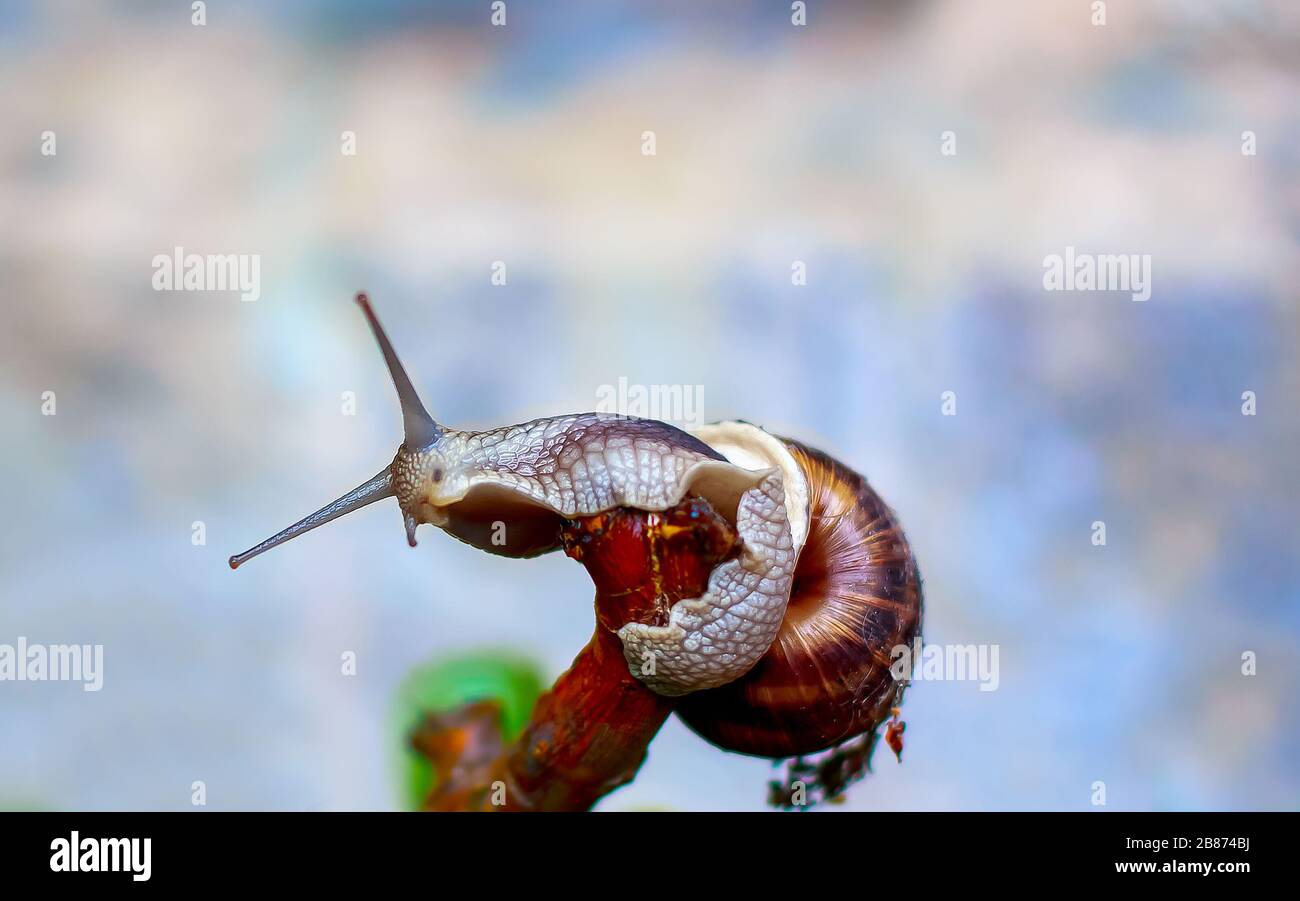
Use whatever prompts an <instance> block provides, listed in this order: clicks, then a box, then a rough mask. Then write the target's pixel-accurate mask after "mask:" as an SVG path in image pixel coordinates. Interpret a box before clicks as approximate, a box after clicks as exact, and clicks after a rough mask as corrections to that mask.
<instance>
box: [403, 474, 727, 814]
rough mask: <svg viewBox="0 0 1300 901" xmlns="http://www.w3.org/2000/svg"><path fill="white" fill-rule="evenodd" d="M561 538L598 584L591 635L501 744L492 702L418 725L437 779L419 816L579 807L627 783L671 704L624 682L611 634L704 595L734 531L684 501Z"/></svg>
mask: <svg viewBox="0 0 1300 901" xmlns="http://www.w3.org/2000/svg"><path fill="white" fill-rule="evenodd" d="M562 534H563V539H564V549H565V552H566V553H567V554H568V555H569V556H570V557H573V558H574V559H575V560H578V561H579V562H581V563H582V564H583V565H584V566H585V567H586V568H587V571H588V573H589V574H590V575H591V578H592V581H593V582H594V583H595V585H596V632H595V635H594V636H593V637H592V639H591V641H590V642H589V643H588V644H587V646H586V647H585V648H583V650H582V651H581V652H580V653H579V654H578V656H577V658H576V659H575V660H574V661H573V665H572V666H570V667H569V669H568V671H567V672H565V673H564V674H563V675H562V676H560V678H559V679H558V680H556V683H555V685H554V687H552V688H551V690H550V691H549V692H547V693H545V694H544V695H542V697H541V698H540V699H539V700H538V702H537V706H536V707H535V708H534V710H533V714H532V718H531V720H530V721H529V724H528V726H527V728H525V730H524V732H523V735H521V736H520V738H519V740H518V741H517V742H515V743H513V744H512V745H510V746H508V747H507V746H505V745H504V743H503V742H502V739H501V730H500V709H499V707H498V706H497V705H496V704H495V703H493V702H479V703H476V704H471V705H467V706H466V707H462V708H460V709H459V710H456V711H453V712H451V713H444V714H435V715H431V716H429V717H428V718H427V719H426V721H425V723H424V725H423V726H422V727H421V728H420V729H419V731H418V732H417V733H416V735H415V736H414V737H413V744H414V746H415V747H416V749H417V750H419V751H420V752H421V753H423V754H424V755H425V756H427V757H428V758H429V759H430V760H431V761H432V763H433V766H434V769H435V771H436V772H437V776H438V784H437V787H436V788H435V789H434V791H433V793H432V794H431V795H430V796H429V799H428V801H427V803H426V808H427V809H430V810H587V809H589V808H590V807H591V806H592V805H593V804H595V803H596V801H597V800H599V799H600V798H601V797H602V796H604V795H605V794H608V793H609V792H611V791H613V790H614V789H615V788H618V787H619V786H620V785H624V784H626V783H627V782H630V781H631V780H632V778H633V776H635V775H636V771H637V770H638V769H639V768H640V767H641V764H642V762H644V760H645V755H646V748H647V746H648V745H649V744H650V741H651V740H652V739H653V738H654V736H655V734H656V733H657V732H658V731H659V728H660V727H661V726H662V725H663V723H664V720H665V719H667V718H668V714H669V713H671V712H672V706H673V702H672V700H671V699H669V698H664V697H661V696H660V695H657V694H655V693H654V692H652V691H650V690H649V689H648V688H646V687H645V686H644V685H642V684H641V683H640V682H639V681H637V679H636V678H635V677H634V676H633V675H632V673H631V672H630V670H629V668H628V661H627V660H626V659H625V658H624V656H623V646H622V642H621V641H620V640H619V638H618V636H617V634H616V631H617V630H618V628H619V627H621V626H622V625H624V624H625V623H628V622H632V621H636V622H642V623H653V624H663V623H665V622H667V616H668V611H669V609H670V608H671V607H672V605H673V604H674V603H676V602H677V601H678V600H681V599H682V598H690V597H698V596H699V595H700V594H702V593H703V592H704V590H705V588H706V587H707V585H708V578H709V573H710V572H711V571H712V570H713V568H714V566H715V565H716V564H717V563H718V562H719V561H721V560H723V559H724V558H726V557H727V556H728V555H729V554H731V553H732V551H733V550H734V548H735V545H736V541H737V537H736V532H735V530H734V528H733V527H732V526H731V524H730V523H729V522H727V520H726V519H724V518H723V517H722V516H719V515H718V514H717V513H716V512H715V511H714V510H713V509H712V507H710V506H709V505H708V503H707V502H706V501H704V500H702V499H699V498H690V499H687V500H685V501H683V502H682V503H681V504H679V505H677V506H676V507H674V508H672V509H671V510H668V511H665V512H663V513H646V512H644V511H641V510H632V509H628V508H620V509H617V510H613V511H610V512H609V513H605V514H601V515H599V516H592V517H587V518H585V519H579V520H573V521H571V522H569V523H567V524H566V525H565V527H564V529H563V532H562ZM633 665H637V662H634V663H633ZM643 665H650V662H649V661H646V662H643Z"/></svg>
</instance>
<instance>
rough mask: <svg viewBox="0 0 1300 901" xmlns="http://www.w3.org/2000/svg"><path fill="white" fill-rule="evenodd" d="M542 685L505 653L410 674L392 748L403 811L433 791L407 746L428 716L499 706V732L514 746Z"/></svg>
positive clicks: (531, 668)
mask: <svg viewBox="0 0 1300 901" xmlns="http://www.w3.org/2000/svg"><path fill="white" fill-rule="evenodd" d="M543 687H544V683H543V682H542V676H541V673H540V672H539V670H538V668H537V666H536V665H535V664H533V663H532V662H531V661H528V660H524V659H523V658H520V657H518V656H516V655H514V654H511V653H509V652H504V651H502V652H495V651H480V652H476V653H472V654H466V655H464V656H460V657H451V658H445V659H442V660H435V661H433V662H431V663H429V664H426V665H425V666H421V667H418V668H416V669H414V670H412V671H411V674H410V675H408V676H407V677H406V679H405V680H403V682H402V684H401V686H400V687H399V688H398V691H397V699H396V703H395V704H394V714H393V718H392V722H393V725H392V733H393V734H392V738H391V741H392V746H393V747H395V748H397V749H398V757H397V761H396V773H397V780H398V791H399V792H400V796H401V799H402V803H403V806H405V807H407V808H409V809H413V810H414V809H418V808H419V807H420V805H421V804H423V803H424V799H425V798H426V797H427V796H428V794H429V792H430V791H431V790H432V789H433V787H434V780H435V777H434V773H433V767H432V765H431V764H430V763H429V761H427V760H425V759H424V758H423V757H421V756H420V755H419V754H417V753H416V752H415V751H414V750H412V748H411V746H410V735H411V731H412V730H413V729H414V728H415V727H416V725H418V724H419V722H420V721H421V719H423V717H424V715H425V714H426V713H429V712H439V711H445V710H452V709H455V708H457V707H460V706H461V705H463V704H468V703H470V702H472V701H482V700H487V699H492V700H495V701H498V702H499V703H500V704H501V717H502V726H503V729H504V731H505V738H506V740H507V741H513V740H514V739H515V738H517V737H518V736H519V733H520V732H522V731H523V729H524V726H525V725H527V723H528V717H529V715H530V714H531V713H532V711H533V705H534V704H535V703H536V702H537V698H538V696H540V695H541V693H542V689H543Z"/></svg>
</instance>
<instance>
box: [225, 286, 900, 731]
mask: <svg viewBox="0 0 1300 901" xmlns="http://www.w3.org/2000/svg"><path fill="white" fill-rule="evenodd" d="M358 302H359V303H360V305H361V307H362V310H363V311H364V312H365V314H366V317H367V319H368V320H369V322H370V325H371V328H372V330H373V332H374V334H375V337H376V339H377V341H378V342H379V346H380V349H381V351H382V352H383V354H384V358H385V360H386V362H387V364H388V368H389V372H390V375H391V376H392V379H393V382H394V385H395V387H396V388H397V393H398V397H399V400H400V401H401V406H402V413H403V420H404V426H405V439H404V441H403V443H402V445H401V447H400V448H399V449H398V452H397V454H396V456H395V457H394V459H393V461H392V463H391V464H390V465H389V466H388V467H387V468H385V469H384V470H382V471H381V472H380V473H379V474H377V475H376V476H374V477H373V478H371V479H370V480H368V481H367V482H365V483H363V484H362V485H360V486H358V487H357V488H355V489H353V490H352V491H351V492H348V493H347V494H345V495H343V497H341V498H339V499H338V500H336V501H334V502H333V503H331V504H329V505H327V506H325V507H324V508H322V509H321V510H319V511H317V512H316V513H313V514H311V515H310V516H308V517H306V518H305V519H303V520H301V521H300V522H298V523H296V524H295V525H293V526H290V527H289V528H287V529H285V530H284V531H282V532H280V533H278V534H277V535H275V536H273V537H271V538H269V539H267V540H266V541H264V542H262V543H261V544H259V545H257V546H255V547H253V548H251V549H250V550H248V551H246V552H244V553H242V554H238V555H236V556H234V557H232V558H231V559H230V565H231V567H232V568H234V567H237V566H239V565H241V564H242V563H244V562H246V561H247V560H249V559H250V558H252V557H255V556H257V555H259V554H261V553H263V552H265V551H267V550H269V549H270V548H272V547H275V546H277V545H279V544H282V543H284V542H285V541H288V540H290V539H292V538H295V537H297V536H299V535H301V534H303V533H305V532H307V531H310V530H312V529H314V528H316V527H318V526H320V525H323V524H324V523H326V522H329V521H331V520H333V519H336V518H338V517H339V516H342V515H344V514H346V513H348V512H351V511H353V510H356V509H359V508H361V507H364V506H367V505H368V504H371V503H374V502H376V501H379V500H382V499H385V498H388V497H395V498H396V499H397V501H398V504H399V506H400V508H401V511H402V515H403V520H404V523H405V526H406V533H407V539H408V542H409V543H410V544H411V545H414V544H415V532H416V528H417V527H418V526H419V525H420V524H424V523H428V524H432V525H435V526H437V527H439V528H441V529H442V530H444V531H446V532H447V533H448V534H450V535H452V536H453V537H455V538H457V539H459V540H461V541H464V542H466V543H468V544H471V545H473V546H474V547H477V548H480V549H482V550H484V551H487V552H489V553H493V554H499V555H503V556H512V557H531V556H535V555H537V554H541V553H546V552H549V551H552V550H556V549H558V548H560V547H562V546H564V542H565V539H564V534H565V526H566V524H569V523H572V522H574V521H575V520H579V519H587V518H590V517H597V516H600V515H602V514H606V513H609V512H610V511H615V510H618V509H631V510H637V511H646V512H649V513H655V512H658V511H667V510H670V509H674V510H676V509H680V507H681V505H682V504H683V502H685V501H688V500H689V499H691V498H699V499H702V500H703V501H704V502H706V503H707V504H708V505H709V506H710V507H711V508H712V509H713V510H716V511H717V512H718V513H719V514H721V515H722V516H724V517H725V518H726V519H728V520H729V521H730V522H731V523H732V524H733V525H734V527H735V532H736V535H737V541H736V542H735V547H734V549H733V550H732V552H730V553H729V555H728V556H727V557H726V558H725V559H722V560H720V561H718V562H716V563H715V564H714V565H713V568H712V570H711V571H710V572H709V576H708V580H707V587H706V588H705V590H704V591H703V592H702V593H701V594H700V595H699V596H698V597H691V598H682V599H678V600H676V601H675V602H674V603H673V604H672V605H671V607H670V608H669V609H667V610H665V611H661V612H660V613H659V614H657V615H655V616H652V617H648V618H649V619H650V621H640V620H633V621H629V622H627V623H625V624H623V625H622V626H621V627H619V628H618V629H617V632H616V634H617V637H618V639H619V640H620V641H621V643H622V650H623V654H624V657H625V659H626V662H627V666H628V670H629V672H630V673H631V674H632V675H633V676H634V677H636V679H638V680H639V681H640V682H641V683H643V684H644V685H645V686H646V687H647V688H649V689H650V690H651V691H653V692H654V693H655V694H657V695H660V696H662V697H665V698H672V699H677V701H676V703H677V707H676V710H677V712H678V713H679V715H680V716H681V717H682V719H683V720H684V721H685V722H686V723H687V724H688V725H689V726H690V727H691V728H692V729H694V730H695V731H696V732H698V733H699V734H701V735H702V736H704V737H705V738H706V739H708V740H709V741H711V742H713V743H714V744H717V745H719V746H720V747H723V748H726V749H729V750H735V751H739V752H742V753H747V754H756V755H761V756H768V757H789V756H794V755H801V754H807V753H812V752H814V751H818V750H822V749H825V748H828V747H832V746H834V745H836V744H839V743H841V742H844V741H847V740H848V739H850V738H853V737H854V736H857V735H861V734H863V733H866V732H874V731H875V729H876V728H877V727H878V726H879V724H880V722H881V721H882V720H883V719H884V718H885V716H886V715H887V714H888V711H889V709H890V707H892V706H894V704H895V702H896V700H897V697H898V692H899V691H900V688H899V684H898V683H896V682H894V681H893V680H892V677H891V675H890V671H889V667H890V663H891V659H890V649H891V648H892V647H893V646H895V645H898V644H908V643H910V642H911V640H912V639H913V637H914V636H915V635H916V633H917V631H918V630H919V627H920V616H921V592H920V580H919V576H918V574H917V569H916V564H915V562H914V560H913V559H912V555H911V552H910V550H909V548H908V545H907V542H906V540H905V538H904V537H903V534H902V531H901V529H900V528H899V526H898V523H897V521H896V520H895V518H894V516H893V514H892V512H891V511H890V510H889V509H888V508H887V507H886V506H885V505H884V503H883V502H882V501H881V500H880V498H879V497H878V496H877V495H876V494H875V492H874V491H873V490H872V489H871V488H870V486H869V485H867V483H866V480H865V479H863V478H862V477H861V476H860V475H858V474H857V473H855V472H853V471H852V470H850V469H849V468H848V467H846V466H844V465H843V464H841V463H839V462H837V461H835V460H834V459H832V458H831V457H829V456H827V455H826V454H823V453H821V452H819V451H815V450H812V449H810V448H807V447H805V446H804V445H802V444H800V443H798V442H796V441H791V440H788V439H782V438H778V437H776V436H773V435H771V434H769V433H767V432H766V431H764V430H763V429H761V428H759V427H757V426H754V425H751V424H748V423H743V422H727V423H716V424H713V425H709V426H706V427H704V428H702V429H700V430H698V431H697V432H696V433H695V434H689V433H687V432H685V431H683V430H681V429H678V428H675V427H674V426H671V425H668V424H666V423H663V422H658V421H655V420H646V419H638V418H635V417H623V416H610V415H607V414H598V413H583V414H571V415H565V416H558V417H550V418H546V419H538V420H533V421H532V422H528V423H523V424H520V425H515V426H507V427H503V428H499V429H492V430H489V431H484V432H471V431H460V430H456V429H450V428H446V427H444V426H442V425H441V424H439V423H437V422H435V421H434V420H433V418H432V417H431V416H429V414H428V413H427V411H426V410H425V408H424V406H423V404H422V403H421V402H420V400H419V398H418V396H417V395H416V392H415V390H414V388H413V387H412V385H411V382H410V379H409V378H408V377H407V375H406V373H405V371H404V370H403V368H402V366H401V363H400V362H399V361H398V359H397V356H396V353H395V352H394V351H393V348H392V345H391V343H390V342H389V340H388V338H387V336H386V335H385V333H384V331H383V329H382V327H381V326H380V324H379V322H378V319H377V318H376V317H375V315H374V313H373V311H372V310H371V308H370V305H369V303H368V301H367V300H366V298H365V296H364V295H359V296H358ZM502 526H504V528H502Z"/></svg>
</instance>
